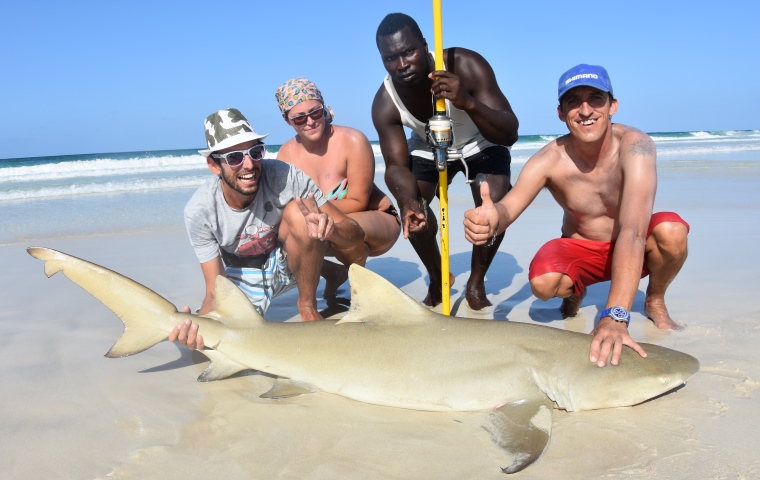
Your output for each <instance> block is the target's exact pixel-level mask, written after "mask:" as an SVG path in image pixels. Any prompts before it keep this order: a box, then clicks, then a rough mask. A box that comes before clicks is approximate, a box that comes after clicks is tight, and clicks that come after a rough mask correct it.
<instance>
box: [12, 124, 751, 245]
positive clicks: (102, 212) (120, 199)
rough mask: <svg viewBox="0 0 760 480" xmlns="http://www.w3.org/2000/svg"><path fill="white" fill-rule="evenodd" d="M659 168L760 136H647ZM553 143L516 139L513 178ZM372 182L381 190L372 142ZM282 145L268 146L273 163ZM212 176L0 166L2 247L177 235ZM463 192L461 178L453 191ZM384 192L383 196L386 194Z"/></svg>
mask: <svg viewBox="0 0 760 480" xmlns="http://www.w3.org/2000/svg"><path fill="white" fill-rule="evenodd" d="M650 135H651V137H652V138H653V139H654V141H655V144H656V145H657V155H658V163H661V164H668V165H669V166H671V167H672V165H678V162H680V161H689V162H688V164H689V166H690V168H693V167H694V166H695V165H696V166H698V165H700V164H702V163H704V165H705V166H709V167H710V168H716V165H718V166H719V165H720V164H721V162H747V161H749V162H760V130H744V131H717V132H674V133H651V134H650ZM557 136H558V135H529V136H523V137H520V139H519V140H518V142H517V143H516V144H515V145H514V146H513V148H512V163H513V165H514V168H513V171H516V172H518V171H519V169H520V166H521V165H522V164H524V163H525V162H526V161H527V160H528V158H530V156H531V155H533V154H534V153H535V152H537V151H538V150H539V149H540V148H541V147H543V146H544V145H546V144H547V143H548V142H550V141H551V140H553V139H555V138H557ZM372 147H373V149H374V152H375V165H376V168H375V177H376V178H375V180H376V183H377V184H378V185H379V186H381V187H382V188H384V189H385V182H384V181H383V174H384V171H385V165H384V164H383V160H382V156H381V155H380V147H379V145H378V143H377V142H372ZM278 149H279V145H268V146H267V154H266V157H267V158H275V157H276V156H277V151H278ZM209 175H210V172H209V170H208V167H207V166H206V162H205V159H203V158H202V157H201V156H200V155H198V152H197V151H196V150H194V149H185V150H166V151H149V152H122V153H102V154H83V155H65V156H52V157H33V158H10V159H0V212H2V213H1V214H0V245H2V244H9V243H18V242H24V241H27V240H31V239H44V238H50V237H56V236H69V235H82V234H92V233H110V232H128V231H142V230H158V229H167V228H181V227H182V225H183V219H182V210H183V207H184V205H185V203H186V202H187V200H188V199H189V198H190V196H191V195H192V193H193V192H194V191H195V188H197V186H198V185H200V184H201V183H202V182H203V181H204V180H205V179H206V178H208V176H209ZM459 184H461V187H462V188H463V185H464V182H463V181H462V176H461V175H460V176H458V177H457V179H455V180H454V183H453V184H452V187H451V188H453V189H456V188H459V187H460V185H459ZM386 191H387V189H386ZM450 198H451V199H452V200H453V198H454V197H453V196H450Z"/></svg>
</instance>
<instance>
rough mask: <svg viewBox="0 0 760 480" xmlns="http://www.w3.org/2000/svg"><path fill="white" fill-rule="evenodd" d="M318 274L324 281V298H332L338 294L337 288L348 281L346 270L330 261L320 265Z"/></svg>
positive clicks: (343, 266) (344, 267)
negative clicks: (320, 268)
mask: <svg viewBox="0 0 760 480" xmlns="http://www.w3.org/2000/svg"><path fill="white" fill-rule="evenodd" d="M320 274H321V275H322V277H324V279H325V290H324V292H322V296H323V297H324V298H331V297H334V296H335V294H336V293H338V288H339V287H340V286H341V285H343V283H344V282H345V281H346V280H348V268H347V267H346V266H345V265H340V264H338V263H335V262H331V261H330V260H325V261H324V263H322V270H321V271H320Z"/></svg>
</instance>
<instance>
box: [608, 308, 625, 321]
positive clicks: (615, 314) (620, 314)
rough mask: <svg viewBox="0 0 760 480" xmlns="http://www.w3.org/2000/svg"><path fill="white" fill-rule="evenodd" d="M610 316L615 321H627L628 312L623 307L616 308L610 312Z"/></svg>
mask: <svg viewBox="0 0 760 480" xmlns="http://www.w3.org/2000/svg"><path fill="white" fill-rule="evenodd" d="M610 316H611V317H612V318H614V319H615V320H627V319H628V311H627V310H626V309H625V308H623V307H614V308H613V309H612V310H610Z"/></svg>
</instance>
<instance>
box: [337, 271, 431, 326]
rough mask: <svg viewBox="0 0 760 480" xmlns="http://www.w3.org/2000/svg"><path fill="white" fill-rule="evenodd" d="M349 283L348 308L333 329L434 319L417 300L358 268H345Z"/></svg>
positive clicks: (373, 274) (378, 277)
mask: <svg viewBox="0 0 760 480" xmlns="http://www.w3.org/2000/svg"><path fill="white" fill-rule="evenodd" d="M348 282H349V284H350V285H351V308H349V309H348V313H347V314H346V315H345V316H344V317H343V318H342V319H341V320H340V321H338V323H336V325H340V324H342V323H365V322H366V323H375V324H383V325H389V324H410V323H418V322H426V321H431V320H435V319H436V318H435V317H436V315H435V314H431V312H430V310H428V309H427V308H426V307H425V306H424V305H422V304H420V303H419V302H418V301H417V300H415V299H413V298H412V297H410V296H409V295H407V294H406V293H404V292H403V291H401V289H399V288H398V287H397V286H395V285H393V284H392V283H391V282H389V281H388V280H386V279H384V278H383V277H381V276H380V275H378V274H376V273H375V272H372V271H370V270H367V269H366V268H364V267H362V266H360V265H357V264H355V263H354V264H352V265H351V266H350V267H349V268H348ZM438 316H441V315H438Z"/></svg>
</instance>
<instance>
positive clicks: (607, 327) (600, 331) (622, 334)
mask: <svg viewBox="0 0 760 480" xmlns="http://www.w3.org/2000/svg"><path fill="white" fill-rule="evenodd" d="M591 335H593V337H594V338H593V339H592V340H591V350H590V351H589V360H591V361H592V362H594V363H596V364H597V365H598V366H600V367H603V366H605V365H606V364H607V357H609V355H610V350H611V351H612V359H611V360H610V363H611V364H612V365H617V364H618V363H619V362H620V353H621V352H622V351H623V346H624V345H628V346H629V347H631V348H632V349H634V350H635V351H636V352H638V354H639V355H641V356H642V357H643V358H646V357H647V352H645V351H644V349H643V348H641V345H639V344H638V343H636V342H635V341H634V340H633V339H632V338H631V335H630V334H629V333H628V328H626V326H625V325H624V324H622V323H620V322H616V321H614V320H611V319H609V318H606V317H605V318H603V319H601V320H600V321H599V323H598V324H597V325H596V327H595V328H594V330H592V331H591Z"/></svg>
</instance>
